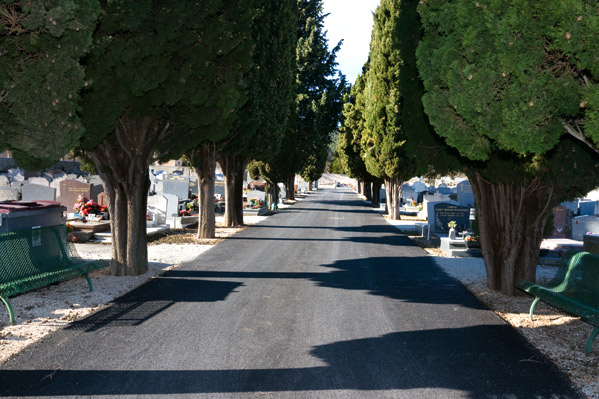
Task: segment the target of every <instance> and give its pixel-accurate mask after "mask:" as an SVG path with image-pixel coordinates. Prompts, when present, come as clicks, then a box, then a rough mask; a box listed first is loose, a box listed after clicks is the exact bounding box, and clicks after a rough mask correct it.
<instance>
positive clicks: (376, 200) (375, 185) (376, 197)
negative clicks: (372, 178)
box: [372, 181, 381, 208]
mask: <svg viewBox="0 0 599 399" xmlns="http://www.w3.org/2000/svg"><path fill="white" fill-rule="evenodd" d="M379 206H381V182H378V181H376V182H372V207H373V208H378V207H379Z"/></svg>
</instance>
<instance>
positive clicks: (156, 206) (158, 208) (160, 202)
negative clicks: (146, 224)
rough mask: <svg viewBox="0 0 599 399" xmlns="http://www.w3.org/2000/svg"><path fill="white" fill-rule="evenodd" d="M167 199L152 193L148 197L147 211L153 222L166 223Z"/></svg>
mask: <svg viewBox="0 0 599 399" xmlns="http://www.w3.org/2000/svg"><path fill="white" fill-rule="evenodd" d="M167 210H168V200H167V199H166V197H165V196H163V195H152V196H150V197H148V212H149V213H150V214H151V216H152V218H153V220H154V223H155V224H166V215H167Z"/></svg>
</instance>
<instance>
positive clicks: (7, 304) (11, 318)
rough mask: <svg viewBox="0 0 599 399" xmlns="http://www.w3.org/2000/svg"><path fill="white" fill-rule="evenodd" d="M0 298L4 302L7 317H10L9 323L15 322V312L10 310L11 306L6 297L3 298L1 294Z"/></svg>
mask: <svg viewBox="0 0 599 399" xmlns="http://www.w3.org/2000/svg"><path fill="white" fill-rule="evenodd" d="M0 299H2V302H4V304H5V305H6V309H7V310H8V318H9V319H10V324H15V312H14V311H13V310H12V306H11V305H10V301H9V300H8V297H6V298H4V297H3V296H2V297H0Z"/></svg>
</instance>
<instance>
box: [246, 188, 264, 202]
mask: <svg viewBox="0 0 599 399" xmlns="http://www.w3.org/2000/svg"><path fill="white" fill-rule="evenodd" d="M247 198H248V201H249V200H251V199H259V200H261V201H264V199H265V198H266V193H265V192H264V191H260V190H252V191H249V192H248V193H247Z"/></svg>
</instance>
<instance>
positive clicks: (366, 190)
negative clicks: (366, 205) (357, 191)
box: [364, 181, 372, 201]
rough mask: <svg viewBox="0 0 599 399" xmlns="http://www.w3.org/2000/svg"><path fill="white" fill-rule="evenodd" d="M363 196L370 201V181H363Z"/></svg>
mask: <svg viewBox="0 0 599 399" xmlns="http://www.w3.org/2000/svg"><path fill="white" fill-rule="evenodd" d="M364 197H366V201H372V182H370V181H365V182H364Z"/></svg>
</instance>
